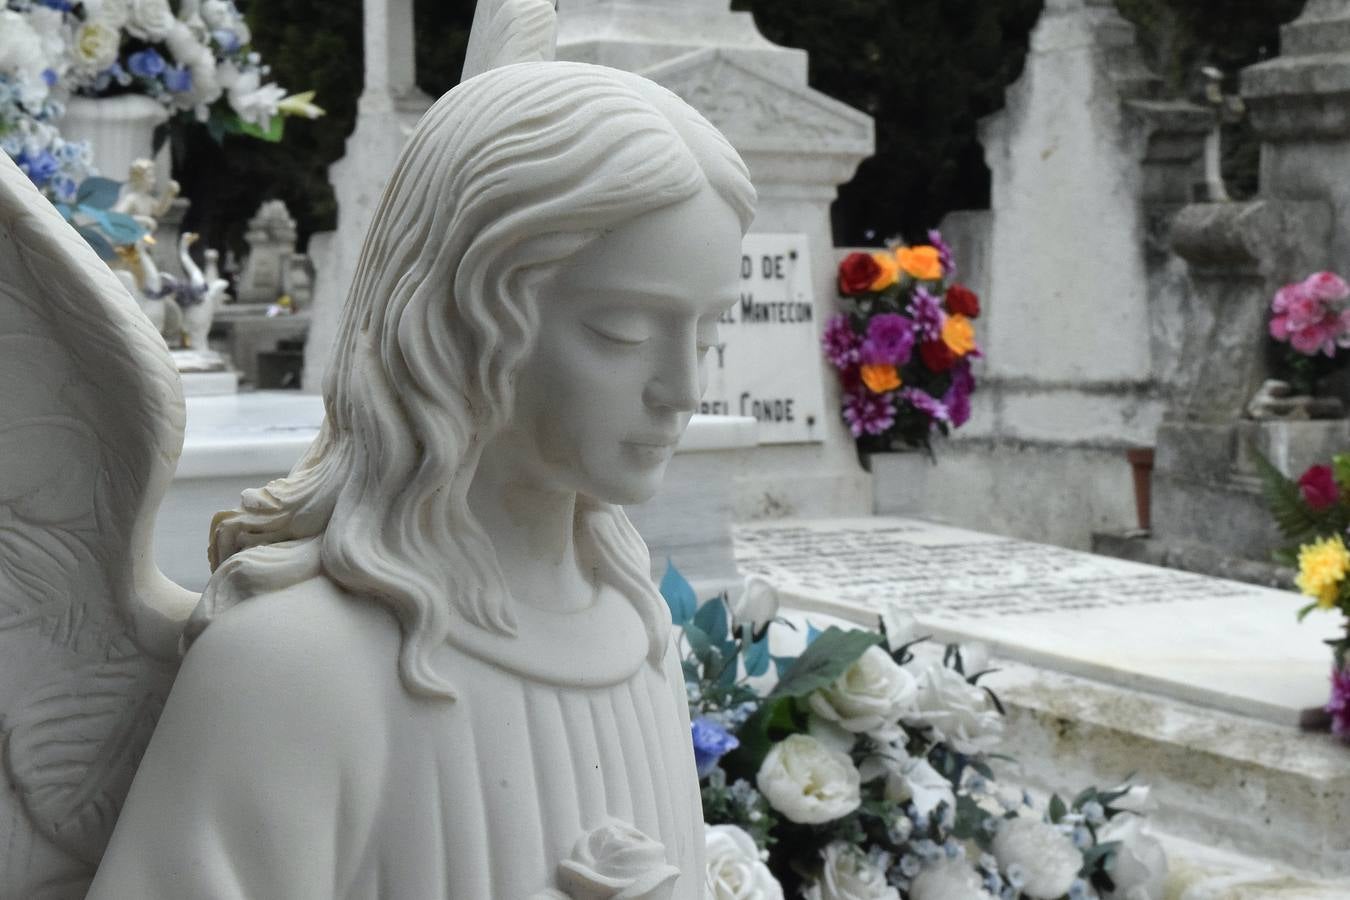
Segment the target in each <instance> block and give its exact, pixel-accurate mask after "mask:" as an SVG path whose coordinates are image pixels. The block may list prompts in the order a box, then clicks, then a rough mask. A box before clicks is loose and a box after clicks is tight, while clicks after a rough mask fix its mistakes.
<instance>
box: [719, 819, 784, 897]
mask: <svg viewBox="0 0 1350 900" xmlns="http://www.w3.org/2000/svg"><path fill="white" fill-rule="evenodd" d="M703 837H704V841H705V842H706V849H707V854H708V893H707V900H783V888H782V885H780V884H779V883H778V879H776V878H774V877H773V873H772V872H770V871H769V867H768V866H766V865H764V861H763V860H762V859H760V853H759V847H757V846H755V839H754V838H752V837H750V835H748V834H746V833H745V831H744V830H743V829H741V828H738V827H737V826H735V825H704V826H703Z"/></svg>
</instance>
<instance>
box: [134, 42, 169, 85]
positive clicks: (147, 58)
mask: <svg viewBox="0 0 1350 900" xmlns="http://www.w3.org/2000/svg"><path fill="white" fill-rule="evenodd" d="M127 66H128V67H129V68H130V69H131V74H133V75H137V76H139V77H141V78H157V77H159V75H160V74H162V73H163V72H164V69H165V68H166V67H167V64H166V63H165V62H164V57H162V56H160V55H159V53H158V52H156V51H155V50H152V49H147V50H140V51H138V52H136V53H133V54H131V56H129V57H127Z"/></svg>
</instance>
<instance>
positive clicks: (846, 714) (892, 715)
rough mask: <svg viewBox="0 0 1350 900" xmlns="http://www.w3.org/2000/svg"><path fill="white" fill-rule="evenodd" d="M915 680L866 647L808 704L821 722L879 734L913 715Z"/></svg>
mask: <svg viewBox="0 0 1350 900" xmlns="http://www.w3.org/2000/svg"><path fill="white" fill-rule="evenodd" d="M916 692H917V687H916V685H915V681H914V676H913V675H911V674H910V673H909V672H906V671H905V670H904V669H902V668H900V666H898V665H896V663H895V660H893V659H891V656H890V654H889V653H887V652H886V651H885V650H882V649H881V648H880V647H868V648H867V650H866V651H865V652H864V653H863V655H862V656H860V657H858V659H857V661H856V662H854V663H853V665H851V666H849V667H848V669H846V670H845V671H844V673H843V674H842V675H840V676H839V677H838V678H836V679H835V681H834V683H833V684H831V685H829V686H828V687H824V688H821V689H820V690H818V691H816V692H815V693H813V694H811V696H810V698H809V699H808V701H807V703H808V705H809V706H810V708H811V711H812V712H813V713H815V714H816V715H818V716H820V717H821V718H823V719H827V720H829V721H831V722H836V723H838V724H839V725H840V726H841V727H842V728H846V729H848V730H849V731H852V732H855V733H873V734H875V733H878V732H881V731H883V730H884V729H886V728H887V727H888V726H894V725H895V723H896V721H897V720H899V718H900V716H901V715H902V714H904V713H912V712H913V711H914V698H915V694H916Z"/></svg>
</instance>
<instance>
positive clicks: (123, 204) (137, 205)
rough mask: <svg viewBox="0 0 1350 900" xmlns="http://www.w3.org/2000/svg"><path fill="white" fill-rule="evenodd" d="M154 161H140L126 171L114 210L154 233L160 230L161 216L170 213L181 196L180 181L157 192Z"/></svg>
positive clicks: (171, 180) (171, 182) (172, 182)
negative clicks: (175, 200) (175, 201)
mask: <svg viewBox="0 0 1350 900" xmlns="http://www.w3.org/2000/svg"><path fill="white" fill-rule="evenodd" d="M156 180H157V178H156V172H155V162H154V160H150V159H138V160H136V161H135V162H133V163H132V164H131V169H130V171H128V172H127V183H126V184H124V185H122V192H121V193H120V194H119V195H118V197H117V202H116V203H114V204H113V207H112V211H113V212H119V213H124V214H126V215H128V216H131V217H132V218H133V219H135V220H136V224H138V225H140V226H141V227H142V228H144V229H145V230H146V232H147V233H148V234H154V233H155V229H157V228H158V227H159V217H160V216H162V215H164V214H165V213H166V212H168V211H169V206H170V205H171V204H172V203H173V201H174V199H175V198H176V197H177V196H178V192H179V190H180V188H179V186H178V182H176V181H174V180H173V179H169V183H168V184H167V185H165V186H164V190H162V191H160V192H159V193H156V192H155V181H156Z"/></svg>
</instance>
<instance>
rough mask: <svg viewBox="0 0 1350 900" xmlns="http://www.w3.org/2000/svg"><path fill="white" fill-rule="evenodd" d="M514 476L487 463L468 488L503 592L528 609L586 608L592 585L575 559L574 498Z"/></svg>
mask: <svg viewBox="0 0 1350 900" xmlns="http://www.w3.org/2000/svg"><path fill="white" fill-rule="evenodd" d="M516 475H517V473H515V472H512V471H507V469H506V467H505V466H502V465H498V464H496V463H494V461H492V460H490V459H487V458H485V459H484V461H483V463H482V464H481V465H480V466H479V470H478V472H477V473H476V474H475V476H474V480H473V484H472V485H471V486H470V488H469V508H470V509H471V510H472V511H473V514H474V517H475V518H477V520H478V522H479V524H480V525H482V526H483V529H484V530H485V531H486V532H487V535H488V538H489V539H490V540H491V541H492V547H493V550H494V551H495V552H496V555H497V561H498V562H499V563H500V565H501V569H502V575H503V577H504V578H505V579H506V587H507V589H508V590H509V591H510V592H511V595H512V597H514V598H515V599H516V601H517V602H518V603H524V604H528V605H532V606H539V607H544V608H547V609H553V610H558V611H567V610H575V609H581V608H584V607H586V606H588V605H589V604H590V603H591V602H592V600H593V599H594V594H595V586H594V581H593V576H591V575H588V574H587V573H586V572H585V571H584V570H583V567H582V566H581V564H580V562H579V560H578V557H577V545H576V540H575V536H574V532H575V522H576V506H577V495H576V493H575V492H571V491H560V490H549V489H541V488H539V487H537V486H534V485H531V484H529V483H527V482H524V481H522V480H520V479H519V478H517V477H516Z"/></svg>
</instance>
